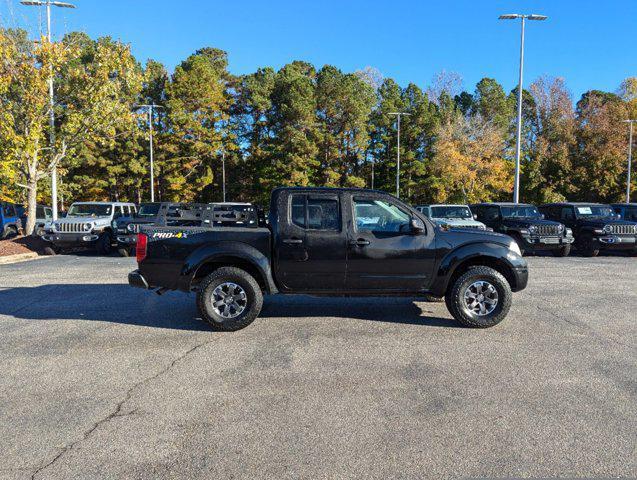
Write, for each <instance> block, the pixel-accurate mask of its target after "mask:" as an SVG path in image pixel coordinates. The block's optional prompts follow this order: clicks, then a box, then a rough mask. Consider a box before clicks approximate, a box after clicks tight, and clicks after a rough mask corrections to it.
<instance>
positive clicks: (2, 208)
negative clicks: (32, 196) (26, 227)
mask: <svg viewBox="0 0 637 480" xmlns="http://www.w3.org/2000/svg"><path fill="white" fill-rule="evenodd" d="M21 228H22V221H21V220H20V210H19V208H18V205H16V204H15V203H10V202H0V240H4V239H5V238H10V237H14V236H16V235H17V234H18V232H19V231H20V229H21Z"/></svg>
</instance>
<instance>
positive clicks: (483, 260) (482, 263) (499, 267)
mask: <svg viewBox="0 0 637 480" xmlns="http://www.w3.org/2000/svg"><path fill="white" fill-rule="evenodd" d="M478 266H479V267H490V268H493V269H494V270H496V271H498V272H500V273H501V274H502V276H504V278H506V280H507V282H509V285H510V286H511V288H512V289H515V288H516V281H515V275H514V274H513V270H512V269H511V267H510V266H509V265H507V264H506V263H505V262H503V261H502V260H499V259H497V258H494V257H484V256H479V257H472V258H469V259H467V260H465V261H464V262H462V263H461V264H460V265H458V266H457V267H456V269H455V270H454V271H453V274H452V275H451V278H449V283H448V285H453V283H454V282H455V281H456V278H458V277H459V276H460V275H462V274H463V273H465V272H466V271H467V270H469V269H470V268H471V267H478Z"/></svg>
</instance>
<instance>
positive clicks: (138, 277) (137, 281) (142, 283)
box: [128, 270, 150, 290]
mask: <svg viewBox="0 0 637 480" xmlns="http://www.w3.org/2000/svg"><path fill="white" fill-rule="evenodd" d="M128 284H129V285H130V286H131V287H136V288H143V289H145V290H148V289H149V288H150V287H149V286H148V282H147V281H146V279H145V278H144V276H143V275H142V274H141V273H139V270H133V271H132V272H130V273H129V274H128Z"/></svg>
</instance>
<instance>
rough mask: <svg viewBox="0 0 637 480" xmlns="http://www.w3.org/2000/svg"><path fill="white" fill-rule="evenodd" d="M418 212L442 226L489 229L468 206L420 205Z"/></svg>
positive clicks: (417, 208)
mask: <svg viewBox="0 0 637 480" xmlns="http://www.w3.org/2000/svg"><path fill="white" fill-rule="evenodd" d="M416 210H418V211H419V212H421V213H423V214H424V215H425V216H427V217H428V218H431V219H432V220H433V221H434V222H435V223H436V224H437V225H440V226H447V227H452V228H477V229H478V230H486V229H487V227H486V225H485V224H484V223H482V222H478V221H477V220H476V219H475V214H473V213H471V209H469V207H468V206H467V205H418V206H417V207H416Z"/></svg>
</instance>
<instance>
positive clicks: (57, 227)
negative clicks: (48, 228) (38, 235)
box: [53, 222, 60, 230]
mask: <svg viewBox="0 0 637 480" xmlns="http://www.w3.org/2000/svg"><path fill="white" fill-rule="evenodd" d="M59 229H60V224H59V222H55V223H54V224H53V230H59Z"/></svg>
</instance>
